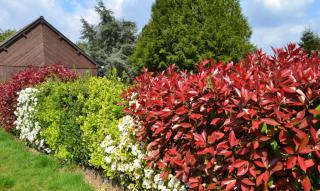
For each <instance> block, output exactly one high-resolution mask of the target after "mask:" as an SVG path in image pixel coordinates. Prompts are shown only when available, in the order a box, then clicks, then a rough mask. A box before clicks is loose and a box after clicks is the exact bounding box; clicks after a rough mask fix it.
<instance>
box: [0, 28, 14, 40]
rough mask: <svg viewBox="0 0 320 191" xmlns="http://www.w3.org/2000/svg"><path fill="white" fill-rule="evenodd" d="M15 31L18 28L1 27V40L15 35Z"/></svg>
mask: <svg viewBox="0 0 320 191" xmlns="http://www.w3.org/2000/svg"><path fill="white" fill-rule="evenodd" d="M15 32H16V30H11V29H7V30H2V29H0V42H2V41H4V40H6V39H7V38H8V37H10V36H11V35H13V34H14V33H15Z"/></svg>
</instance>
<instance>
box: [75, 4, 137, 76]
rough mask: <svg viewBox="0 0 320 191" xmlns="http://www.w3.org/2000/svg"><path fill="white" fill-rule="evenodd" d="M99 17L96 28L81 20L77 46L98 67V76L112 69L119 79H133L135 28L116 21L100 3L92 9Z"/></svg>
mask: <svg viewBox="0 0 320 191" xmlns="http://www.w3.org/2000/svg"><path fill="white" fill-rule="evenodd" d="M95 10H96V12H97V13H98V14H99V16H100V22H99V23H98V24H97V25H92V24H90V23H88V22H87V21H86V20H85V19H82V20H81V22H82V31H81V34H82V37H81V38H82V40H83V41H81V42H79V43H78V45H79V46H80V47H81V48H83V49H84V50H85V51H86V52H87V53H88V54H89V55H90V56H91V57H92V58H93V59H95V60H96V61H97V62H98V64H99V65H100V67H101V68H100V70H99V73H100V75H105V74H108V73H109V72H110V71H112V70H111V69H112V68H116V69H117V74H118V76H119V77H124V74H125V76H127V77H129V78H133V76H134V75H133V71H132V69H131V66H130V62H129V55H130V54H131V52H132V49H133V45H134V42H135V40H136V31H137V30H136V24H135V23H133V22H130V21H125V20H118V19H115V17H114V16H113V13H112V11H110V10H108V9H107V8H106V7H105V5H104V4H103V2H102V1H98V4H97V5H96V7H95Z"/></svg>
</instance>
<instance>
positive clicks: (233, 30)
mask: <svg viewBox="0 0 320 191" xmlns="http://www.w3.org/2000/svg"><path fill="white" fill-rule="evenodd" d="M250 36H251V29H250V27H249V25H248V23H247V20H246V18H245V17H244V16H243V14H242V12H241V7H240V4H239V0H197V1H194V0H156V2H155V3H154V4H153V6H152V17H151V19H150V22H149V23H148V24H147V25H146V26H145V27H144V28H143V30H142V34H141V35H140V37H139V38H138V40H137V43H136V47H135V49H134V51H133V54H132V56H131V61H132V63H133V64H134V66H135V68H136V69H137V70H141V68H142V67H147V68H149V69H150V70H153V71H154V70H162V69H165V68H167V66H168V65H169V64H176V65H177V66H178V67H179V68H181V69H194V68H195V63H197V62H199V60H201V59H204V58H213V59H215V60H219V61H228V60H234V61H238V60H239V59H241V58H242V57H243V56H244V54H246V53H247V52H249V51H252V49H253V48H254V46H253V45H251V44H250V42H249V39H250Z"/></svg>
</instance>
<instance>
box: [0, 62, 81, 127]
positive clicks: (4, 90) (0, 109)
mask: <svg viewBox="0 0 320 191" xmlns="http://www.w3.org/2000/svg"><path fill="white" fill-rule="evenodd" d="M47 78H57V79H60V80H73V79H76V78H77V74H76V73H75V72H73V71H71V70H70V69H68V68H64V67H63V66H62V65H53V66H51V67H49V66H46V67H44V68H31V67H30V68H28V69H26V70H23V71H20V72H18V73H16V74H14V75H13V76H12V78H11V79H10V80H8V81H6V82H4V83H2V84H0V124H1V125H2V126H3V127H4V128H5V129H6V130H7V131H10V130H11V129H12V126H13V122H14V121H15V115H14V111H15V109H16V103H17V98H18V95H17V93H18V92H19V91H21V90H22V89H24V88H26V87H29V86H33V85H35V84H39V83H41V82H44V81H45V80H46V79H47Z"/></svg>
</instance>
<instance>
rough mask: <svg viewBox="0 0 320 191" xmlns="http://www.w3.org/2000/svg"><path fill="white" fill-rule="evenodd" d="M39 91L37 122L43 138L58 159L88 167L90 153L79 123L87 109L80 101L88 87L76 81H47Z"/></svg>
mask: <svg viewBox="0 0 320 191" xmlns="http://www.w3.org/2000/svg"><path fill="white" fill-rule="evenodd" d="M38 88H39V93H38V94H37V99H38V104H37V107H36V110H37V112H36V113H35V119H36V121H37V122H38V123H39V124H40V127H41V132H40V136H41V138H42V139H44V140H45V143H46V144H47V145H48V147H49V148H50V149H51V150H52V152H53V154H54V156H55V157H56V158H58V159H62V160H72V161H75V162H78V163H81V164H86V163H87V161H88V154H87V153H88V151H87V147H86V145H85V144H84V143H83V142H82V140H81V137H82V134H83V133H82V131H81V129H80V124H79V123H78V122H77V119H78V118H79V117H80V116H81V115H82V108H83V106H84V105H83V102H81V101H80V100H81V99H82V95H83V94H84V93H85V92H86V91H87V87H86V86H85V85H83V82H82V81H81V80H77V81H74V82H67V83H63V82H59V81H48V82H46V83H43V84H41V85H40V86H39V87H38Z"/></svg>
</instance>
